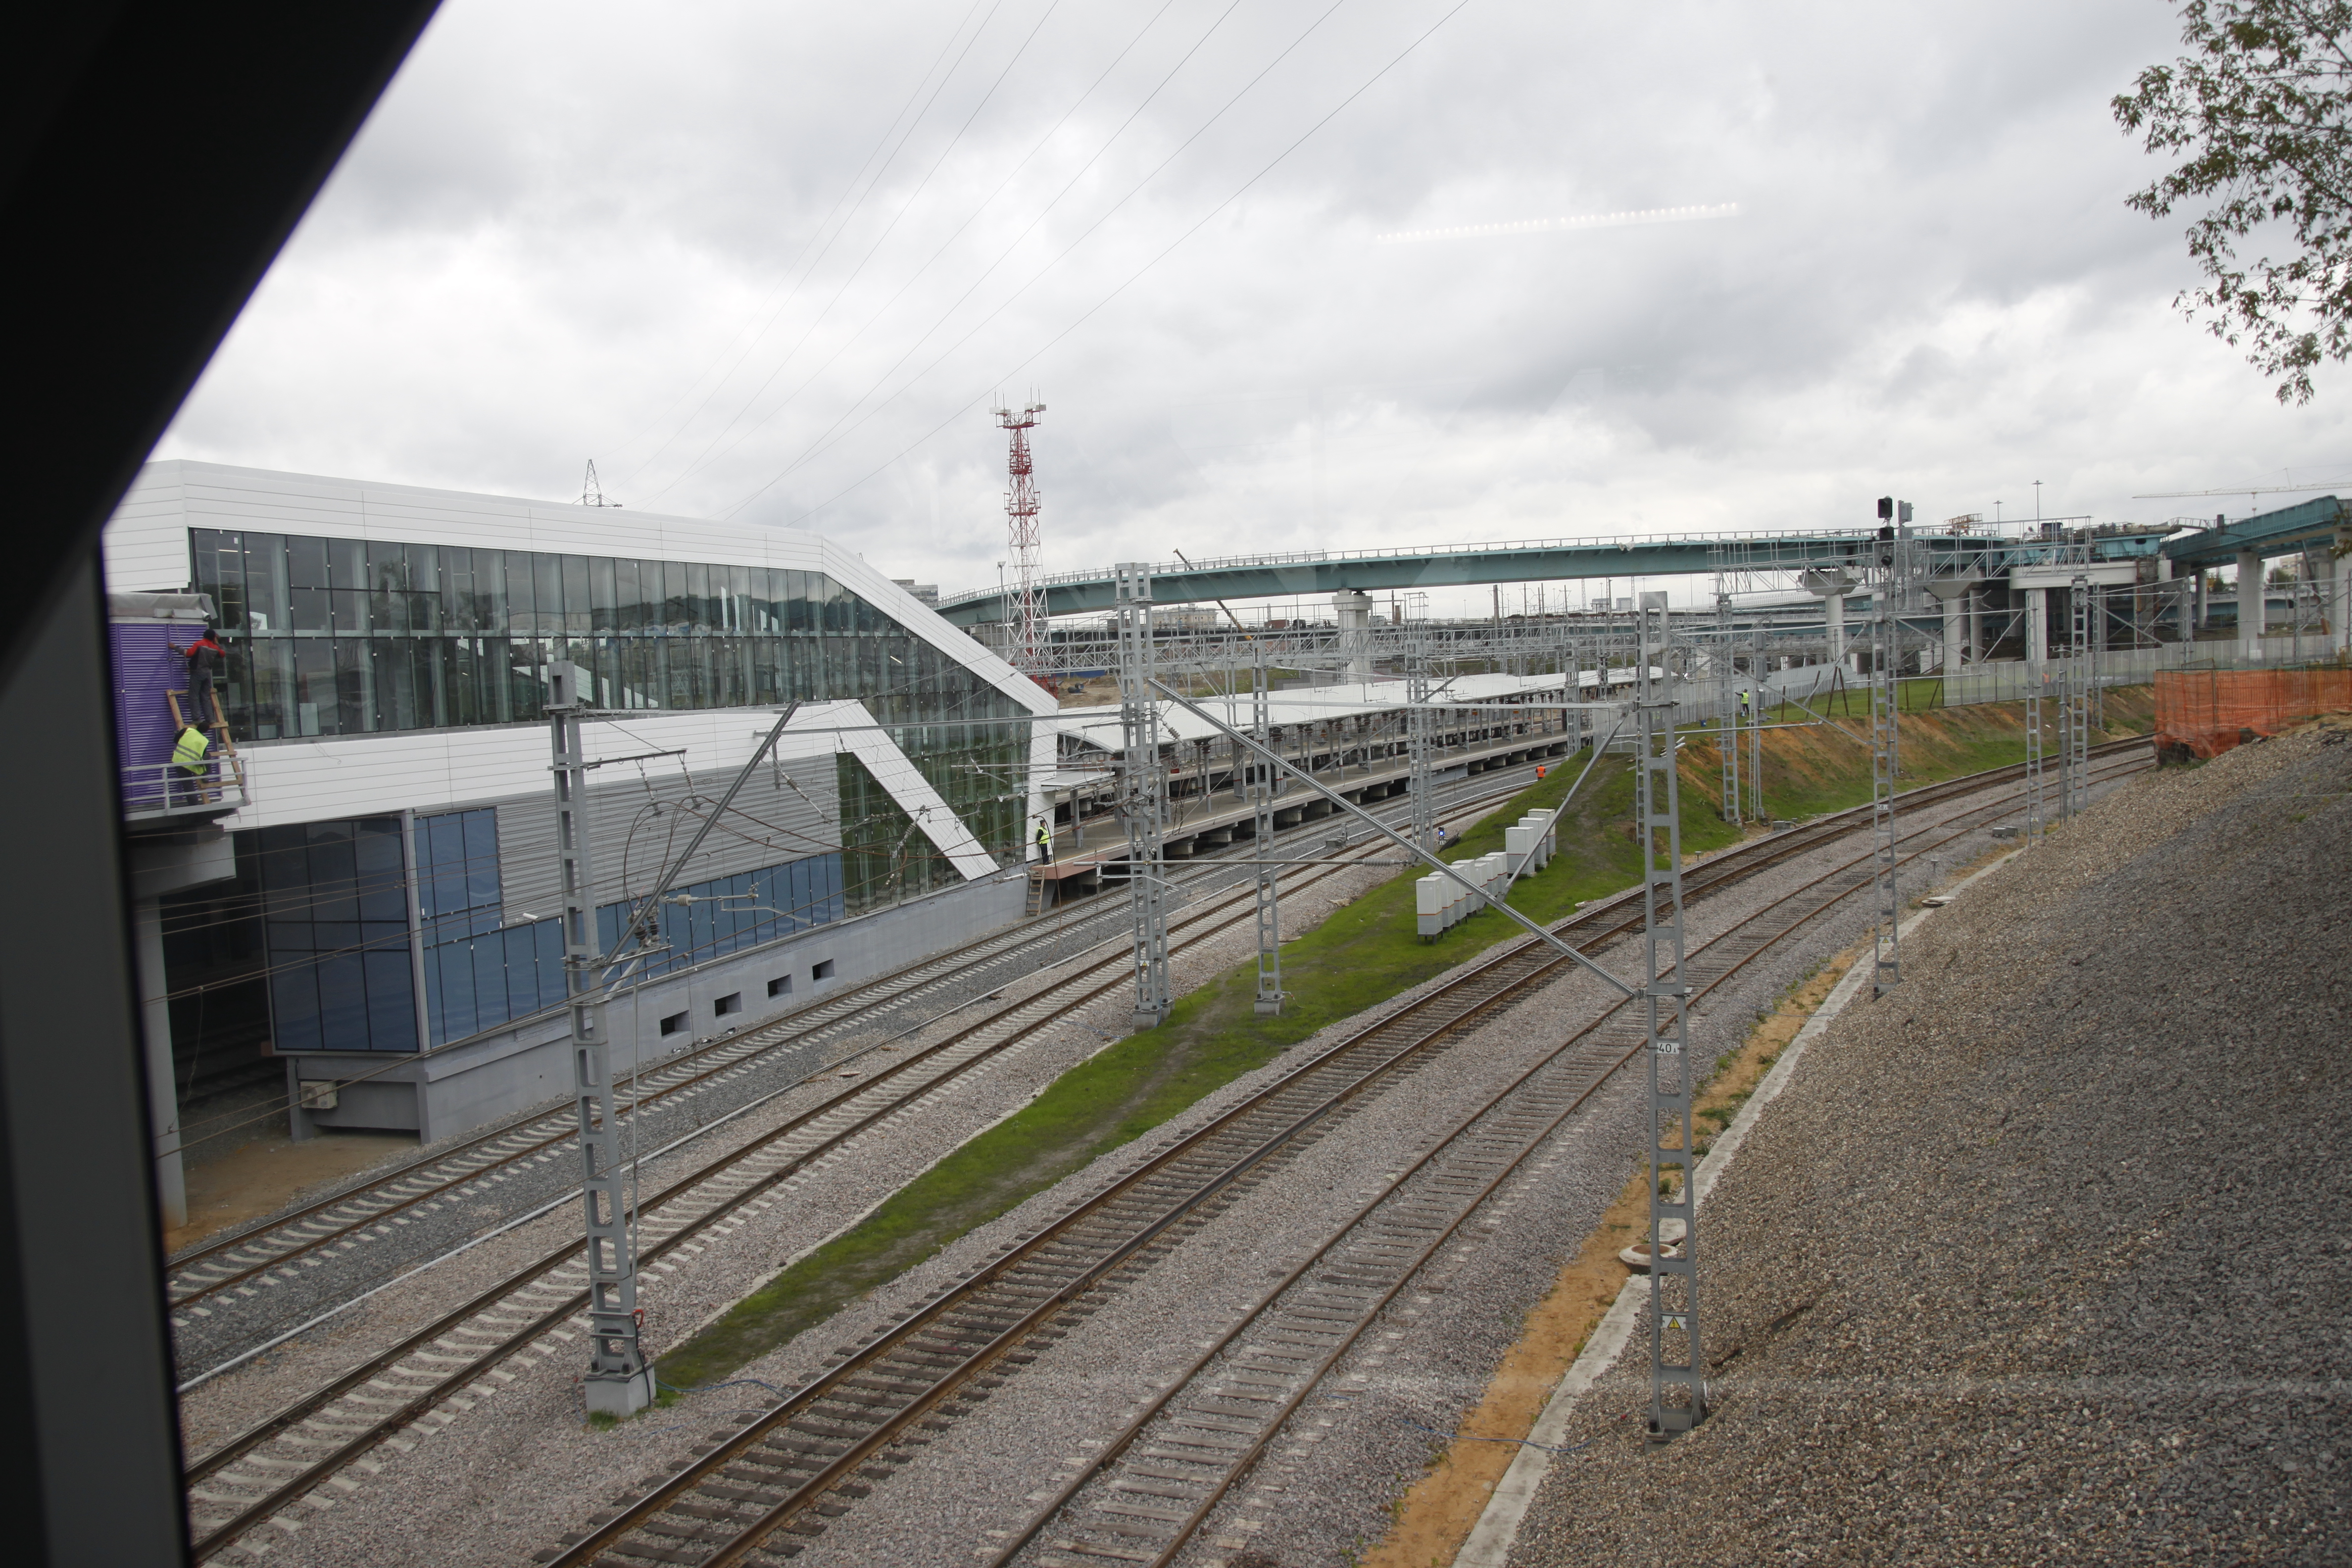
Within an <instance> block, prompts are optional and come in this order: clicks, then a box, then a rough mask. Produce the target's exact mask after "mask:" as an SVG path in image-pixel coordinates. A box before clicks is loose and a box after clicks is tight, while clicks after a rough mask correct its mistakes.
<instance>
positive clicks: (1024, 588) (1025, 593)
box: [989, 403, 1045, 680]
mask: <svg viewBox="0 0 2352 1568" xmlns="http://www.w3.org/2000/svg"><path fill="white" fill-rule="evenodd" d="M989 412H990V413H991V414H993V415H995V416H996V418H997V422H998V423H999V424H1001V425H1003V426H1004V428H1005V429H1007V430H1010V431H1012V432H1013V455H1012V457H1011V458H1010V462H1009V466H1010V470H1011V473H1012V476H1013V488H1012V489H1009V490H1007V491H1005V492H1004V532H1005V540H1004V542H1005V562H1006V564H1008V565H1009V566H1011V567H1012V569H1013V579H1012V595H1013V603H1012V605H1011V606H1010V607H1011V609H1012V612H1013V613H1012V615H1011V616H1010V617H1009V619H1010V620H1011V622H1012V626H1013V660H1012V662H1013V668H1015V669H1017V670H1019V671H1021V672H1022V673H1023V674H1024V675H1026V676H1028V677H1029V678H1030V679H1033V680H1034V679H1037V678H1038V677H1039V675H1040V674H1041V672H1043V670H1044V669H1045V595H1044V593H1043V592H1042V591H1040V590H1039V588H1038V586H1037V578H1038V576H1039V575H1040V574H1041V572H1042V570H1043V562H1042V556H1041V553H1040V551H1039V547H1038V542H1037V505H1038V501H1037V482H1036V478H1035V475H1034V472H1033V467H1034V465H1033V464H1032V463H1031V462H1030V459H1029V432H1030V431H1031V430H1032V429H1034V427H1035V426H1036V424H1037V416H1039V415H1040V414H1043V413H1045V405H1044V404H1042V403H1032V404H1030V405H1028V406H1027V407H1025V408H1020V409H1013V408H992V409H990V410H989Z"/></svg>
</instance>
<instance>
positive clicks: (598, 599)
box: [588, 555, 621, 632]
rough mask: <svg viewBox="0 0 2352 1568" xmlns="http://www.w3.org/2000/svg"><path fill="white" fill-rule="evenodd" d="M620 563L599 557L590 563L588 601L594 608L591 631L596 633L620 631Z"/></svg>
mask: <svg viewBox="0 0 2352 1568" xmlns="http://www.w3.org/2000/svg"><path fill="white" fill-rule="evenodd" d="M619 565H620V563H619V562H617V561H613V560H609V559H607V558H605V557H604V556H601V555H600V556H598V557H597V558H596V559H595V560H593V561H591V562H590V563H588V599H589V603H590V604H591V605H593V608H594V614H593V619H592V620H591V623H590V629H591V630H593V631H596V632H615V631H618V630H620V627H621V618H620V598H619V594H620V588H619V582H618V573H617V571H616V568H618V567H619Z"/></svg>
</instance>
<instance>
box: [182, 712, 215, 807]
mask: <svg viewBox="0 0 2352 1568" xmlns="http://www.w3.org/2000/svg"><path fill="white" fill-rule="evenodd" d="M210 749H211V746H210V743H209V742H206V741H205V732H204V731H202V730H199V729H197V728H196V727H195V726H194V724H191V725H189V726H188V727H187V728H186V729H184V730H183V731H180V738H179V739H178V740H177V741H175V742H173V745H172V763H173V766H174V767H175V768H177V769H178V770H179V772H180V775H181V791H182V795H181V798H182V799H184V800H188V801H201V800H203V799H204V797H205V796H204V776H205V771H206V768H207V766H208V764H207V763H205V752H207V751H209V750H210Z"/></svg>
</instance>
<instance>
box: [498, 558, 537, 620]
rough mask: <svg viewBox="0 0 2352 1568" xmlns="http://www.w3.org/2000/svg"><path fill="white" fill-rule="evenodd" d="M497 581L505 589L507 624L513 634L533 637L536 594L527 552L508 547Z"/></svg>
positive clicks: (535, 618)
mask: <svg viewBox="0 0 2352 1568" xmlns="http://www.w3.org/2000/svg"><path fill="white" fill-rule="evenodd" d="M502 561H503V570H502V573H501V575H500V583H501V584H502V585H503V586H504V588H505V591H506V610H507V613H506V627H507V630H508V631H509V632H510V633H512V634H513V635H514V636H516V637H532V636H535V635H537V633H538V631H539V611H538V605H539V599H538V595H536V594H535V593H534V592H533V590H532V586H531V573H530V562H531V556H530V552H529V551H527V550H509V551H507V552H504V553H503V556H502Z"/></svg>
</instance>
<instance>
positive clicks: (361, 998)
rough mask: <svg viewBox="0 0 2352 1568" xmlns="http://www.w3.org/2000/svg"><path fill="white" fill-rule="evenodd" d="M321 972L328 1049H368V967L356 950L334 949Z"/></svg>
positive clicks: (322, 1029) (322, 1021) (323, 961)
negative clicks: (343, 950)
mask: <svg viewBox="0 0 2352 1568" xmlns="http://www.w3.org/2000/svg"><path fill="white" fill-rule="evenodd" d="M313 967H314V968H315V970H316V971H317V973H318V976H319V1034H320V1038H321V1039H322V1040H323V1041H324V1042H325V1044H326V1047H327V1048H328V1049H330V1050H332V1049H335V1048H336V1047H341V1048H342V1049H344V1050H351V1049H353V1048H357V1049H360V1050H365V1049H367V1045H366V1039H367V1024H368V1014H367V968H366V966H365V965H364V964H362V963H361V962H360V955H359V954H358V953H356V952H338V953H331V954H328V955H325V956H322V957H321V958H320V960H319V961H318V963H316V964H315V965H314V966H313Z"/></svg>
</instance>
